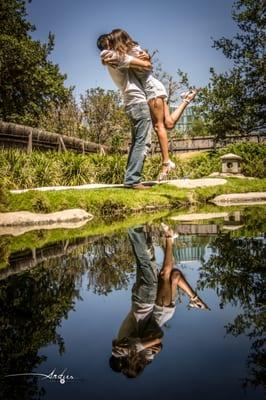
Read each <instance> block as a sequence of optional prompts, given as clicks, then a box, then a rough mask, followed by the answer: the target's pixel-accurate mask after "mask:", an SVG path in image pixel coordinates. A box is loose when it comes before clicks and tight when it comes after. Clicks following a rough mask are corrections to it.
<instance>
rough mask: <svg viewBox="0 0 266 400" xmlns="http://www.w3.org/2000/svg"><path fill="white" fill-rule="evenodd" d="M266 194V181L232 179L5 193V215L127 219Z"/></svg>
mask: <svg viewBox="0 0 266 400" xmlns="http://www.w3.org/2000/svg"><path fill="white" fill-rule="evenodd" d="M259 191H266V179H254V180H248V179H243V180H242V179H241V180H240V179H236V178H230V179H228V181H227V183H226V184H225V185H221V186H213V187H208V188H198V189H193V190H192V189H191V190H188V189H178V188H177V187H175V186H171V185H166V184H165V185H157V186H155V187H152V188H151V189H149V190H144V191H142V190H139V191H137V190H134V191H132V190H130V189H123V188H121V189H120V188H114V189H109V188H108V189H98V190H66V191H54V192H52V191H51V192H37V191H29V192H26V193H21V194H11V193H9V192H6V193H4V194H3V193H2V200H1V201H2V205H1V211H20V210H27V211H33V212H45V213H47V212H53V211H60V210H65V209H68V208H83V209H84V210H86V211H88V212H90V213H92V214H93V215H94V216H97V217H101V218H102V217H110V216H112V217H119V218H122V217H125V216H127V215H130V214H132V213H137V212H140V211H150V210H154V209H160V208H172V209H173V208H178V207H181V206H188V205H191V204H199V205H200V204H201V205H203V204H206V203H207V202H209V201H210V200H211V199H212V198H214V197H215V196H217V195H220V194H227V193H246V192H259Z"/></svg>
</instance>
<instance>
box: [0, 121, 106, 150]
mask: <svg viewBox="0 0 266 400" xmlns="http://www.w3.org/2000/svg"><path fill="white" fill-rule="evenodd" d="M0 144H1V145H3V146H4V147H23V148H27V151H28V152H29V153H31V151H32V148H37V149H40V150H57V151H65V150H71V151H75V152H77V153H83V154H85V153H108V152H109V151H110V149H109V148H108V147H107V146H102V145H99V144H97V143H93V142H88V141H85V140H82V139H78V138H75V137H71V136H66V135H60V134H58V133H50V132H46V131H44V130H41V129H37V128H31V127H29V126H24V125H18V124H12V123H7V122H3V121H0Z"/></svg>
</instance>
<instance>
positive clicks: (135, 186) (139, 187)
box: [125, 183, 151, 190]
mask: <svg viewBox="0 0 266 400" xmlns="http://www.w3.org/2000/svg"><path fill="white" fill-rule="evenodd" d="M125 188H128V189H136V190H145V189H150V188H151V187H150V186H146V185H143V183H136V184H135V185H131V186H125Z"/></svg>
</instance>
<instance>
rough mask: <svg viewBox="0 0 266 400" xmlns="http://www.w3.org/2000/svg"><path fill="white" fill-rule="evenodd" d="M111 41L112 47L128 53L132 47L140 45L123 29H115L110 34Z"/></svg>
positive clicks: (119, 51)
mask: <svg viewBox="0 0 266 400" xmlns="http://www.w3.org/2000/svg"><path fill="white" fill-rule="evenodd" d="M110 42H111V45H112V48H113V49H114V50H115V51H117V52H118V53H120V54H125V53H128V52H129V51H130V50H131V49H132V47H134V46H137V45H138V43H137V42H135V41H134V40H133V39H132V38H131V37H130V36H129V34H128V33H127V32H126V31H123V29H113V30H112V32H111V34H110Z"/></svg>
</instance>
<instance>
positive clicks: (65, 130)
mask: <svg viewBox="0 0 266 400" xmlns="http://www.w3.org/2000/svg"><path fill="white" fill-rule="evenodd" d="M38 126H39V127H40V128H43V129H46V130H47V131H50V132H56V133H61V134H63V135H68V136H76V137H80V138H82V139H88V129H87V128H86V127H85V126H84V124H83V115H82V112H81V110H80V107H79V105H78V104H77V102H76V100H75V98H74V96H73V93H72V91H71V93H70V95H69V99H68V101H64V102H60V103H51V104H50V106H49V109H48V110H47V113H46V114H45V115H42V116H41V118H40V120H39V123H38Z"/></svg>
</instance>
